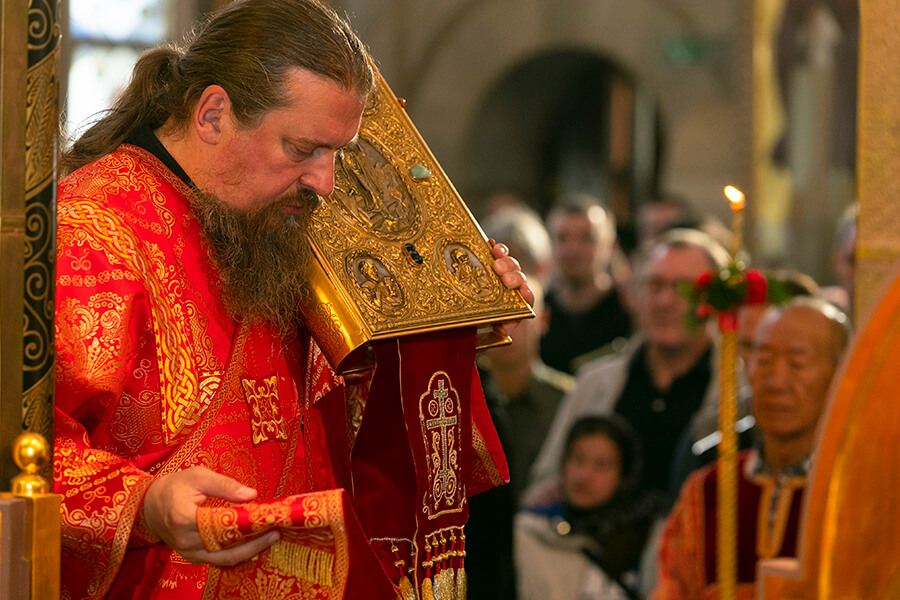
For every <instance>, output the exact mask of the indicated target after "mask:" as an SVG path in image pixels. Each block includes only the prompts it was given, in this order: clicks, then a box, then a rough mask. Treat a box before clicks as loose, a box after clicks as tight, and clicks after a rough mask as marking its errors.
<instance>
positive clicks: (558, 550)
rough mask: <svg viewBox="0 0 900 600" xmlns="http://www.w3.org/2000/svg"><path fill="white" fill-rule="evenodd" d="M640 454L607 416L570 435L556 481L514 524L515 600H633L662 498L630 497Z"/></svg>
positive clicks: (629, 433) (618, 422)
mask: <svg viewBox="0 0 900 600" xmlns="http://www.w3.org/2000/svg"><path fill="white" fill-rule="evenodd" d="M640 462H641V460H640V448H639V445H638V441H637V438H636V436H635V434H634V432H633V430H632V429H631V427H630V426H629V425H628V423H626V422H625V421H624V420H622V419H621V418H619V417H617V416H615V415H612V416H602V417H599V416H597V417H585V418H582V419H580V420H578V421H577V422H576V423H575V424H574V425H573V426H572V429H571V430H570V431H569V434H568V437H567V439H566V445H565V452H564V455H563V461H562V465H561V473H560V477H559V481H557V482H553V484H552V485H551V486H548V488H547V489H546V490H544V491H543V493H541V494H538V495H537V496H533V497H537V498H540V500H537V501H535V502H533V503H531V504H528V505H526V506H525V507H523V509H522V510H521V511H520V512H519V514H518V515H517V516H516V522H515V561H516V569H517V577H518V585H517V587H518V597H519V600H629V599H635V598H638V597H639V595H638V589H639V583H640V573H639V570H640V564H641V559H642V554H643V552H644V548H645V547H646V545H647V540H648V538H649V536H650V532H651V529H652V528H653V525H654V521H655V520H656V519H657V517H658V516H660V514H661V511H662V510H663V507H664V503H663V500H662V499H661V498H658V497H655V496H649V495H646V494H643V495H641V494H637V493H636V492H635V490H636V486H637V483H638V481H639V479H640Z"/></svg>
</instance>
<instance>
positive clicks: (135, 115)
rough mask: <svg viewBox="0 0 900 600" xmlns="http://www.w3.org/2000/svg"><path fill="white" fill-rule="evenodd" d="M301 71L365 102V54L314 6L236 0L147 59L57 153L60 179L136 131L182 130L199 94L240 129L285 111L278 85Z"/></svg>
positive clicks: (286, 0)
mask: <svg viewBox="0 0 900 600" xmlns="http://www.w3.org/2000/svg"><path fill="white" fill-rule="evenodd" d="M296 67H300V68H304V69H308V70H309V71H312V72H313V73H316V74H318V75H321V76H324V77H326V78H328V79H331V80H333V81H335V82H337V83H338V84H339V85H341V86H342V87H343V88H344V89H345V90H348V91H349V90H354V91H356V92H357V93H358V94H359V95H360V97H362V98H365V97H367V96H368V95H369V93H370V92H371V91H372V89H373V88H374V76H373V74H372V69H371V67H370V65H369V62H368V54H367V52H366V50H365V47H364V46H363V44H362V42H361V41H360V40H359V38H358V37H357V36H356V34H355V33H354V32H353V31H352V29H351V28H350V26H349V25H348V24H347V23H346V21H344V20H343V19H342V18H341V17H339V16H338V15H337V14H336V13H335V12H334V11H333V10H332V9H331V8H329V7H327V6H325V5H324V4H322V3H321V2H320V1H319V0H238V1H236V2H234V3H232V4H230V5H228V6H227V7H226V8H224V9H223V10H222V11H220V12H218V13H216V14H214V15H213V16H212V17H210V18H209V19H207V20H206V21H205V22H204V23H202V24H200V25H199V26H197V27H196V28H195V29H194V31H193V32H192V33H191V35H189V36H188V38H187V40H186V41H185V43H184V44H183V45H169V46H166V47H160V48H155V49H153V50H149V51H148V52H146V53H145V54H144V55H143V56H142V57H141V58H140V59H139V60H138V62H137V64H136V65H135V67H134V71H133V73H132V76H131V81H130V82H129V84H128V87H127V88H126V89H125V90H124V91H123V92H122V94H121V95H120V96H119V98H118V99H117V100H116V102H115V104H114V105H113V106H112V108H110V109H109V110H107V111H104V112H102V113H100V114H99V118H98V120H97V121H96V122H94V123H93V124H92V125H91V126H90V127H89V128H88V129H87V130H86V131H85V132H84V134H83V135H81V137H80V138H78V139H77V140H76V141H75V142H74V143H72V144H71V146H70V147H68V148H67V149H65V150H64V151H63V152H62V155H61V157H60V169H61V170H62V172H63V174H65V173H69V172H71V171H74V170H75V169H78V168H80V167H81V166H83V165H85V164H87V163H89V162H91V161H93V160H96V159H98V158H100V157H101V156H103V155H105V154H108V153H110V152H112V151H113V150H115V148H116V147H117V146H119V145H120V144H121V143H122V142H124V141H125V140H126V139H128V137H129V136H130V135H131V134H132V133H134V132H135V131H136V130H138V129H139V128H141V127H143V126H145V125H147V126H149V127H150V128H151V129H157V128H159V127H162V126H163V124H165V123H167V122H168V121H169V120H170V119H171V123H172V124H173V125H174V126H175V127H176V128H178V127H184V126H185V125H186V124H187V122H188V121H189V119H190V115H191V112H192V110H193V108H194V106H195V105H196V103H197V101H198V100H199V98H200V96H201V94H202V93H203V90H205V89H206V88H207V87H208V86H210V85H220V86H222V88H224V89H225V91H226V92H227V93H228V96H229V98H230V100H231V103H232V106H233V108H234V114H235V116H236V118H237V119H238V121H239V123H240V125H241V126H244V127H253V126H254V125H256V124H258V123H259V120H260V119H261V118H262V117H263V115H264V114H265V113H266V112H268V111H270V110H272V109H276V108H280V107H283V106H285V105H286V104H287V103H288V96H287V93H286V87H285V85H284V84H285V77H286V75H287V72H288V71H289V70H290V69H292V68H296Z"/></svg>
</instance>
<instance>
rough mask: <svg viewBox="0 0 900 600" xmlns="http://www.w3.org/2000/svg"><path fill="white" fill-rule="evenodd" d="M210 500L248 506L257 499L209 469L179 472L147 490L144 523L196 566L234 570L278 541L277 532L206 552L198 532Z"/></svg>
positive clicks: (242, 487) (254, 493) (242, 486)
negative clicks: (199, 516)
mask: <svg viewBox="0 0 900 600" xmlns="http://www.w3.org/2000/svg"><path fill="white" fill-rule="evenodd" d="M209 497H216V498H223V499H225V500H228V501H230V502H248V501H250V500H253V499H255V498H256V490H254V489H251V488H248V487H247V486H245V485H242V484H240V483H238V482H237V481H235V480H234V479H231V478H230V477H226V476H224V475H220V474H218V473H215V472H213V471H210V470H209V469H207V468H206V467H191V468H190V469H185V470H183V471H176V472H175V473H170V474H168V475H163V476H162V477H160V478H159V479H157V480H156V481H154V482H153V483H152V484H151V485H150V487H149V488H148V489H147V494H146V495H145V496H144V509H143V510H144V520H145V521H146V523H147V527H148V528H149V529H150V531H151V532H152V533H154V534H155V535H156V536H157V537H158V538H159V539H161V540H162V541H163V542H165V543H166V544H168V545H169V546H170V547H171V548H172V549H173V550H175V551H176V552H178V553H179V554H180V555H181V556H183V557H184V559H185V560H187V561H188V562H190V563H192V564H195V565H202V564H207V563H208V564H211V565H214V566H217V567H231V566H234V565H236V564H238V563H241V562H244V561H245V560H247V559H248V558H253V557H254V556H256V555H257V554H259V553H260V552H262V551H263V550H265V549H266V548H268V547H269V546H271V545H272V544H274V543H275V542H276V541H277V540H278V532H277V531H272V532H269V533H267V534H266V535H263V536H260V537H258V538H256V539H254V540H251V541H249V542H246V543H244V544H241V545H240V546H235V547H233V548H228V549H226V550H219V551H218V552H207V551H206V549H204V547H203V542H202V541H201V540H200V531H199V529H197V508H199V507H200V506H201V505H202V504H203V503H204V502H205V501H206V499H207V498H209Z"/></svg>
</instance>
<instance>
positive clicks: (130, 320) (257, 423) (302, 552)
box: [54, 145, 506, 600]
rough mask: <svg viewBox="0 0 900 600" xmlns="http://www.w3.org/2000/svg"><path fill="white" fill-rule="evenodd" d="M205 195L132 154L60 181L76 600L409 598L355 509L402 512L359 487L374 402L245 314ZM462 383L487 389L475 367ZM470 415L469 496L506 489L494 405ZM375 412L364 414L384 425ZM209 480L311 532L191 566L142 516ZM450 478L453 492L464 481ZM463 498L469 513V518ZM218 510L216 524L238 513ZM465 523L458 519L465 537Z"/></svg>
mask: <svg viewBox="0 0 900 600" xmlns="http://www.w3.org/2000/svg"><path fill="white" fill-rule="evenodd" d="M189 193H190V191H189V189H188V188H187V187H186V186H185V184H184V183H183V182H181V180H179V179H178V178H177V177H176V176H175V175H173V174H172V173H171V172H170V171H169V170H168V169H166V168H165V167H164V166H163V165H162V164H161V163H160V162H159V161H158V160H157V159H156V158H155V157H154V156H152V155H151V154H149V153H148V152H146V151H144V150H142V149H140V148H137V147H135V146H129V145H123V146H121V147H120V148H119V149H118V150H116V151H115V152H113V153H112V154H110V155H108V156H105V157H103V158H102V159H100V160H98V161H96V162H94V163H91V164H90V165H87V166H86V167H84V168H82V169H80V170H78V171H76V172H75V173H73V174H71V175H69V176H68V177H66V178H65V179H63V180H62V181H61V182H60V185H59V207H58V214H59V223H58V228H59V229H58V241H57V243H58V253H57V274H58V279H57V288H56V298H57V324H56V327H57V331H56V352H57V363H56V364H57V368H56V424H55V427H56V436H55V437H56V440H55V463H54V482H55V491H56V492H57V493H59V494H62V496H63V504H62V518H63V566H62V573H63V598H66V599H69V598H71V599H76V598H78V599H80V598H100V597H104V596H106V597H115V598H151V597H152V598H186V599H187V598H225V597H234V598H304V599H305V598H343V597H347V598H351V599H353V598H393V597H396V595H397V593H398V592H400V591H403V592H408V589H406V588H404V587H403V586H401V583H403V582H402V579H403V578H402V577H400V574H398V573H397V572H396V569H395V567H394V565H393V562H394V561H393V560H392V557H390V556H388V555H387V553H389V552H390V551H391V550H390V548H384V540H383V539H382V540H381V541H374V540H373V542H372V543H370V541H369V540H368V539H367V537H369V538H371V537H373V536H372V535H371V534H370V533H368V532H367V533H368V536H367V533H363V532H364V531H365V521H364V520H363V519H359V520H357V516H356V508H357V504H360V503H361V505H363V506H367V507H368V506H371V503H370V502H368V501H367V500H366V499H372V498H375V499H378V500H379V501H383V500H384V499H385V497H386V496H385V491H384V490H378V489H376V488H375V487H372V486H377V485H380V484H382V483H383V482H382V481H375V480H373V482H372V486H368V485H365V484H359V485H356V486H351V480H350V477H351V474H352V473H353V472H354V470H355V467H354V466H353V465H354V464H355V461H357V456H356V455H355V454H354V455H352V456H351V452H352V450H353V444H354V440H355V439H356V436H357V433H358V432H359V431H360V426H361V415H362V412H363V409H364V407H365V404H366V392H365V390H363V389H361V387H362V386H358V387H348V386H345V385H343V381H342V379H341V378H340V377H337V376H335V374H334V373H333V371H332V370H331V368H330V367H329V365H328V363H327V362H326V361H325V359H324V357H323V356H322V354H321V352H320V351H319V350H318V347H317V346H316V345H315V343H314V342H312V341H311V340H309V339H308V338H307V337H306V336H305V335H302V334H298V335H296V336H294V337H293V338H292V339H281V338H279V337H278V336H277V335H275V334H274V333H273V332H272V331H270V330H268V329H266V328H264V327H262V326H256V327H238V326H237V325H236V324H235V322H234V321H233V320H232V319H231V318H229V316H228V315H227V314H226V312H225V310H224V308H223V306H222V304H221V302H220V301H219V297H220V294H219V291H218V290H217V289H216V283H217V281H218V278H217V275H216V269H215V267H214V266H213V265H212V264H211V263H210V262H209V260H208V258H207V252H206V248H205V247H204V243H203V242H202V236H201V232H200V227H199V224H198V223H197V221H196V220H195V218H194V217H193V216H192V214H191V211H190V207H189V203H188V200H187V195H188V194H189ZM467 360H469V359H467ZM462 371H463V372H466V373H467V375H468V377H467V378H466V379H465V383H466V384H467V385H466V389H467V390H469V389H470V388H471V389H472V390H474V389H475V388H476V387H477V386H475V385H471V384H470V380H471V381H474V382H475V383H476V384H477V379H471V377H472V376H471V373H472V372H473V371H474V367H473V365H471V364H470V365H468V366H466V367H465V368H464V369H462ZM395 376H396V374H395ZM374 397H375V394H374V392H373V395H372V398H374ZM372 398H370V400H371V399H372ZM471 401H472V405H471V408H470V407H469V406H468V403H467V402H464V403H463V404H461V405H460V406H461V409H460V410H461V412H459V413H458V415H457V416H458V418H459V421H460V425H461V426H460V431H461V432H462V436H463V437H459V438H457V440H458V443H459V445H458V446H454V448H453V450H459V451H460V455H459V459H458V461H457V468H458V469H462V470H457V475H458V476H459V482H460V484H462V485H463V489H464V490H466V494H471V493H474V492H476V491H479V490H481V489H485V488H486V487H489V486H491V485H496V484H497V483H498V482H500V481H502V479H503V478H504V477H505V475H506V473H505V463H504V461H503V458H502V453H501V452H500V451H499V445H498V444H497V443H496V436H495V434H494V431H493V426H492V425H491V424H490V420H489V417H488V416H487V413H486V410H485V409H484V400H483V397H482V396H481V394H480V391H478V392H477V393H475V394H474V395H473V396H472V400H471ZM375 404H376V405H378V404H379V403H378V402H375ZM379 412H380V411H379V410H375V409H373V410H371V411H366V417H367V418H368V417H370V416H371V417H372V420H373V421H377V420H378V413H379ZM362 421H363V422H364V421H366V419H363V420H362ZM473 421H474V422H473ZM441 423H442V424H443V423H444V422H443V421H441ZM466 423H471V427H468V426H466V427H462V425H463V424H466ZM440 431H441V434H442V435H443V434H445V433H446V431H447V427H443V428H442V429H440ZM427 432H428V433H429V434H430V433H432V432H430V430H429V431H427ZM423 433H426V430H425V429H423ZM466 436H468V437H466ZM444 438H446V439H449V438H447V436H446V435H444ZM435 439H437V438H435ZM410 443H411V442H410V441H409V440H407V439H406V437H405V436H404V438H403V439H399V440H397V439H390V438H384V439H382V441H381V444H382V446H383V447H384V448H385V449H387V450H389V451H394V452H396V453H397V456H404V455H409V453H410V450H409V448H410ZM473 448H474V451H473V450H472V449H473ZM441 452H442V456H446V455H447V451H446V448H441ZM195 465H203V466H206V467H208V468H210V469H212V470H214V471H217V472H219V473H222V474H225V475H228V476H229V477H232V478H234V479H237V480H238V481H240V482H241V483H243V484H245V485H247V486H250V487H252V488H254V489H256V490H257V491H258V494H259V495H258V498H257V503H259V504H260V506H265V505H266V504H265V503H274V505H278V506H280V505H281V504H283V503H284V502H287V505H288V506H293V504H292V503H293V502H295V501H297V502H301V504H302V508H303V511H304V512H303V515H305V516H304V517H303V519H298V520H297V521H296V522H294V521H292V524H293V525H292V526H296V524H297V523H301V522H302V523H303V524H301V525H300V526H299V529H300V531H299V532H295V534H292V535H290V536H287V537H286V538H285V539H284V540H283V541H281V542H278V543H276V545H275V546H273V548H272V549H270V550H266V551H264V552H263V553H261V554H260V555H259V556H257V557H256V558H254V559H251V561H248V562H247V563H244V564H243V565H240V566H239V567H236V568H232V569H218V568H214V567H208V566H195V565H191V564H189V563H187V562H186V561H185V560H184V559H183V558H181V557H180V556H179V555H178V554H177V553H175V552H173V551H172V550H171V549H170V548H168V547H167V546H165V545H163V544H161V543H159V541H158V540H156V539H153V536H152V535H151V534H150V533H149V531H148V530H147V528H146V525H145V524H144V523H143V519H142V512H141V503H142V500H143V496H144V494H145V492H146V490H147V488H148V487H149V486H150V484H151V483H152V482H153V481H154V479H155V478H156V477H159V476H161V475H164V474H167V473H171V472H174V471H176V470H179V469H184V468H188V467H191V466H195ZM460 465H461V466H460ZM435 473H437V471H435ZM438 475H439V476H440V478H441V481H443V482H447V481H448V477H449V475H450V474H449V473H448V472H447V470H446V469H444V470H443V471H441V472H440V473H438ZM420 476H422V477H424V473H423V472H419V474H418V475H417V474H413V479H415V478H417V477H420ZM416 485H417V484H415V483H414V484H413V487H412V488H411V489H412V490H415V489H416ZM340 488H346V489H353V490H354V492H353V493H354V495H353V497H352V498H351V497H349V496H348V495H347V493H346V492H343V491H342V490H341V489H340ZM435 489H438V488H435ZM439 491H440V493H441V494H442V496H443V495H446V494H445V492H447V490H446V489H443V488H440V490H439ZM466 494H464V495H463V496H460V497H459V498H458V500H457V505H458V507H459V508H460V509H461V510H459V511H457V514H463V515H464V511H463V510H462V507H463V505H464V504H465V497H466ZM298 498H302V499H303V500H297V499H298ZM285 499H287V500H285ZM212 500H213V499H211V502H209V503H208V507H209V508H210V509H215V508H216V507H219V508H223V509H224V508H228V507H225V506H224V505H223V503H222V502H221V501H218V502H216V501H212ZM401 506H402V503H399V504H397V505H394V504H393V503H391V502H388V503H387V504H385V505H383V506H382V510H383V513H384V514H385V515H388V516H390V515H397V514H398V511H400V510H401ZM249 509H250V508H249V507H248V510H249ZM204 510H206V508H204ZM264 513H265V511H255V512H253V511H251V512H250V513H248V514H250V515H263V516H262V517H261V518H262V520H261V521H260V524H259V526H260V527H262V526H264V525H265V523H266V522H267V521H266V519H268V518H269V517H267V516H265V514H264ZM248 518H249V517H248ZM360 521H362V522H363V527H360ZM462 521H464V519H462ZM392 522H394V523H396V524H397V529H396V530H392V531H391V532H390V537H391V538H396V539H409V540H411V541H412V542H413V545H416V544H420V542H418V541H417V540H421V539H424V537H425V536H426V535H430V534H432V533H433V532H432V531H431V530H429V529H428V528H427V527H426V528H424V529H423V528H421V527H418V526H417V525H416V516H415V515H408V518H407V517H401V516H397V517H396V518H394V519H393V520H392ZM322 523H327V524H328V526H327V527H326V526H322V525H321V524H322ZM429 523H430V522H429ZM304 524H305V525H304ZM457 525H459V526H460V527H461V525H462V522H461V521H460V519H459V518H457V519H456V520H454V521H453V522H452V523H450V526H452V527H456V526H457ZM248 526H251V527H257V525H248ZM440 526H442V525H441V522H435V523H434V528H436V529H435V531H437V530H438V529H440ZM307 530H308V531H307ZM438 533H439V532H438ZM209 539H210V540H212V538H209ZM434 539H437V538H434ZM210 543H212V542H210ZM373 543H374V550H375V552H373ZM214 547H215V545H214V544H213V545H212V546H211V547H209V549H214ZM434 554H435V555H436V554H437V553H434ZM443 554H444V555H445V556H443V557H441V558H446V557H448V556H452V557H454V558H455V562H454V561H453V560H451V561H445V562H446V563H447V565H450V564H452V565H454V566H461V557H462V551H461V549H460V551H459V552H457V553H456V554H453V553H451V552H449V551H445V552H444V553H443ZM285 556H288V557H293V558H292V559H291V560H287V561H286V560H284V557H285ZM279 557H281V558H279ZM298 557H299V558H298ZM328 557H330V558H328ZM378 559H380V563H379V560H378ZM407 560H413V557H412V555H410V556H409V558H408V559H407ZM298 561H300V562H298ZM304 561H305V562H304ZM323 561H325V562H323ZM328 561H330V562H328ZM285 565H293V567H292V568H285ZM297 565H300V566H299V567H298V566H297ZM323 565H327V569H326V570H327V571H328V574H327V575H326V574H323V573H324V571H323V569H325V568H326V567H323ZM386 569H387V576H386ZM413 575H414V573H413ZM414 580H415V579H414ZM417 587H418V586H417ZM444 597H446V598H450V597H451V596H450V595H445V596H444ZM437 598H438V600H440V596H438V597H437Z"/></svg>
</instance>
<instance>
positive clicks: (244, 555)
mask: <svg viewBox="0 0 900 600" xmlns="http://www.w3.org/2000/svg"><path fill="white" fill-rule="evenodd" d="M279 537H280V536H279V535H278V532H277V531H270V532H269V533H267V534H266V535H262V536H260V537H258V538H256V539H253V540H250V541H249V542H244V543H243V544H241V545H239V546H235V547H234V548H228V549H227V550H219V551H218V552H207V551H206V550H203V549H201V550H198V551H193V552H185V553H183V554H182V555H181V556H182V557H184V559H185V560H186V561H188V562H190V563H192V564H195V565H205V564H210V565H213V566H216V567H233V566H234V565H236V564H239V563H242V562H244V561H245V560H248V559H250V558H253V557H254V556H256V555H257V554H259V553H260V552H262V551H263V550H265V549H266V548H268V547H269V546H271V545H272V544H274V543H275V542H277V541H278V538H279Z"/></svg>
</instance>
